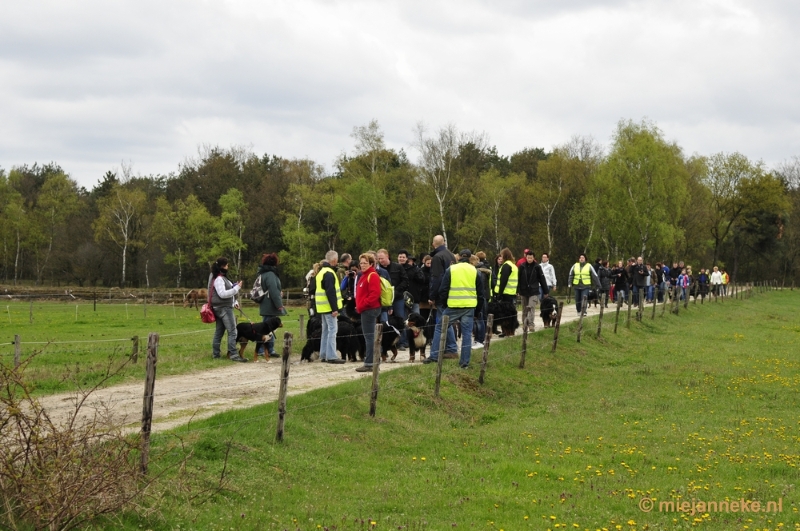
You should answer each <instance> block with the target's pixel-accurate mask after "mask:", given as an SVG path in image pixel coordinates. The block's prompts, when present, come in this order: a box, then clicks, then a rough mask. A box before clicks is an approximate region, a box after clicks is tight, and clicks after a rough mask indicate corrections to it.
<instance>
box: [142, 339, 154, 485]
mask: <svg viewBox="0 0 800 531" xmlns="http://www.w3.org/2000/svg"><path fill="white" fill-rule="evenodd" d="M158 337H159V336H158V334H155V333H151V334H150V335H149V336H148V337H147V369H146V371H147V372H146V373H145V379H144V400H143V404H142V454H141V461H140V463H139V471H140V472H141V473H142V475H144V474H147V464H148V460H149V459H150V428H151V427H152V424H153V392H154V391H155V386H156V363H157V362H158ZM137 343H138V342H137Z"/></svg>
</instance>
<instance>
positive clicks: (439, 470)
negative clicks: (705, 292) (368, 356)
mask: <svg viewBox="0 0 800 531" xmlns="http://www.w3.org/2000/svg"><path fill="white" fill-rule="evenodd" d="M681 310H682V311H681V313H680V315H678V316H675V315H671V314H669V313H667V314H666V315H665V316H664V317H663V318H662V317H660V316H656V319H655V320H654V321H651V320H650V319H649V315H647V317H646V318H645V319H644V321H643V322H641V323H633V324H632V326H631V329H630V330H628V329H627V328H625V327H620V329H619V332H618V334H616V335H615V334H613V333H611V328H612V326H608V327H607V328H606V330H605V332H604V334H603V336H602V339H601V340H597V339H595V338H594V330H595V329H596V321H590V322H589V326H587V330H589V331H591V332H587V333H586V334H585V335H584V338H583V341H582V342H581V343H577V342H576V341H575V335H574V333H575V328H576V325H570V326H567V327H565V328H563V329H562V337H561V342H560V344H559V348H558V351H557V353H555V354H553V353H551V351H550V347H551V343H552V341H551V338H552V333H550V332H545V333H538V334H534V335H532V336H531V337H530V340H529V347H528V355H527V364H526V367H525V368H524V369H519V368H518V365H519V357H520V356H519V353H520V348H521V339H520V338H514V339H510V340H506V341H503V342H498V343H496V344H495V345H493V346H492V350H491V359H490V362H489V366H488V371H487V374H486V382H485V385H480V384H479V383H478V381H477V378H478V373H479V371H478V370H477V367H476V368H474V369H472V370H471V371H461V370H459V369H457V368H455V366H454V365H453V364H452V363H448V364H446V369H445V373H444V376H443V381H442V388H441V396H440V398H438V399H435V398H434V397H433V384H434V378H433V375H434V368H433V367H432V366H420V365H417V366H413V367H409V368H406V369H403V370H400V371H393V372H391V373H387V374H385V375H382V376H381V386H382V388H381V391H380V396H379V401H378V409H377V416H376V418H370V417H369V415H368V409H369V381H368V380H366V379H365V380H358V381H353V382H349V383H344V384H342V385H339V386H336V387H334V388H328V389H321V390H317V391H313V392H310V393H307V394H304V395H300V396H296V397H290V398H289V401H288V412H287V420H286V432H285V433H286V435H285V441H284V442H283V443H277V442H275V441H274V437H275V425H276V406H275V404H268V405H264V406H259V407H255V408H252V409H249V410H240V411H233V412H229V413H225V414H220V415H217V416H214V417H212V418H211V419H208V420H204V421H202V422H199V423H194V424H192V425H191V426H190V427H189V428H183V429H180V430H176V432H174V434H159V435H157V436H155V438H154V441H153V443H154V451H155V452H156V453H161V452H164V451H167V450H169V449H171V448H175V447H177V446H178V442H177V441H178V438H177V437H176V435H179V436H180V437H181V438H182V440H183V443H185V444H187V445H188V448H190V449H192V450H193V451H194V452H195V453H194V457H193V458H192V461H191V462H190V468H189V469H190V470H193V471H198V472H199V473H201V474H206V475H207V476H208V477H209V478H214V477H216V476H218V475H219V474H220V472H221V471H222V468H223V466H226V467H227V473H228V474H229V476H228V478H229V480H230V484H229V486H230V490H228V491H226V492H224V493H220V494H217V495H215V496H214V497H212V498H210V499H207V500H204V501H203V502H202V503H200V502H199V501H197V500H196V501H194V502H187V499H186V496H184V495H182V494H179V493H178V491H177V490H175V491H173V492H174V494H173V495H170V496H169V497H167V498H166V499H164V500H163V503H162V505H161V506H160V508H159V511H158V513H157V515H155V516H150V517H147V518H144V517H137V516H134V515H125V516H123V517H122V522H121V524H122V525H123V526H124V527H126V528H128V529H202V530H213V529H217V530H223V529H224V530H231V529H236V530H239V529H254V530H255V529H276V530H284V529H286V530H316V529H326V530H334V529H336V530H364V529H386V530H389V529H410V530H419V529H430V530H440V529H453V528H462V529H463V528H467V529H488V530H495V531H496V530H517V529H541V530H544V529H551V530H554V529H559V530H571V529H578V530H585V529H588V530H596V529H602V530H614V531H616V530H625V531H634V530H644V529H707V530H731V529H738V530H748V531H751V530H757V529H758V530H763V529H771V530H775V529H781V530H784V529H800V523H798V522H800V512H799V511H800V499H798V489H797V485H798V482H800V472H799V471H798V465H800V414H799V412H800V355H798V352H799V351H800V348H799V346H800V320H798V317H797V315H798V310H800V292H798V291H794V292H790V291H785V292H773V293H769V294H764V295H759V296H756V297H754V298H752V299H749V300H745V301H726V302H725V303H718V304H705V305H703V306H700V305H698V306H696V307H695V306H690V308H689V310H688V311H684V310H683V308H681ZM592 323H595V324H592ZM226 453H228V460H227V463H226V460H225V455H226ZM168 455H169V454H168ZM167 464H169V459H163V460H161V461H158V462H157V463H156V464H154V465H153V469H152V470H151V473H154V474H155V473H157V472H158V469H159V468H160V467H163V466H166V465H167ZM166 477H169V473H168V474H167V476H166ZM643 500H645V501H643ZM647 500H653V501H654V504H655V506H654V509H653V510H652V511H649V512H647V511H643V510H642V509H641V508H640V507H645V508H648V507H649V506H648V505H647V504H648V503H649V502H648V501H647ZM692 500H695V502H698V501H702V502H723V501H728V502H729V503H730V502H731V501H739V500H750V501H753V500H755V501H759V502H760V503H761V504H762V511H763V508H765V507H764V506H765V505H766V503H767V502H780V504H781V505H780V508H781V510H780V512H776V511H774V510H771V511H769V512H752V507H753V506H752V505H751V504H749V503H748V505H747V507H748V508H750V511H747V512H735V513H734V512H728V513H726V512H714V511H698V512H696V513H695V514H691V512H664V511H660V510H659V505H660V503H661V502H669V501H672V502H684V501H689V502H690V503H691V501H692ZM665 509H666V507H665ZM114 523H115V525H117V524H119V523H120V522H116V521H115V522H114Z"/></svg>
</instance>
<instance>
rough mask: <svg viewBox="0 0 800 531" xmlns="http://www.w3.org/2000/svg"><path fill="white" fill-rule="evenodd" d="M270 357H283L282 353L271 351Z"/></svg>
mask: <svg viewBox="0 0 800 531" xmlns="http://www.w3.org/2000/svg"><path fill="white" fill-rule="evenodd" d="M269 357H270V358H280V357H281V355H280V354H278V353H277V352H270V353H269Z"/></svg>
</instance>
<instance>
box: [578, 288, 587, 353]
mask: <svg viewBox="0 0 800 531" xmlns="http://www.w3.org/2000/svg"><path fill="white" fill-rule="evenodd" d="M587 304H588V302H587V300H586V295H584V296H583V298H582V299H581V314H580V315H579V316H578V343H580V342H581V332H583V315H584V314H585V313H586V305H587Z"/></svg>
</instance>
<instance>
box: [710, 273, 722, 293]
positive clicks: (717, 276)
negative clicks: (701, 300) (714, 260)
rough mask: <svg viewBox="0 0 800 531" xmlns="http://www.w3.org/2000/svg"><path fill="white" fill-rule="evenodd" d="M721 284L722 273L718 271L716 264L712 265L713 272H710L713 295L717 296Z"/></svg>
mask: <svg viewBox="0 0 800 531" xmlns="http://www.w3.org/2000/svg"><path fill="white" fill-rule="evenodd" d="M721 286H722V273H720V272H719V268H718V267H717V266H714V272H713V273H711V293H713V294H714V296H715V297H719V294H720V289H721Z"/></svg>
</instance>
